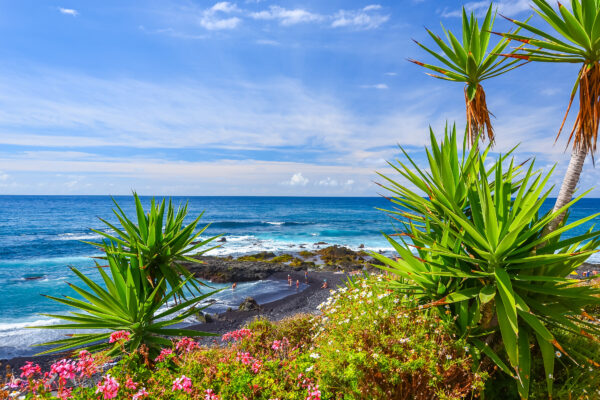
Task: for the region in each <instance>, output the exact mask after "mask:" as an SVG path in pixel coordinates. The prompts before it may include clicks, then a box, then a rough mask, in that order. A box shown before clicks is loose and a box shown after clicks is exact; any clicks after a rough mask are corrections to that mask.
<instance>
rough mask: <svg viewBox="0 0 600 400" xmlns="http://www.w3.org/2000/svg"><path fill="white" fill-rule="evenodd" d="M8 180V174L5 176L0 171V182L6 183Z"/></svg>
mask: <svg viewBox="0 0 600 400" xmlns="http://www.w3.org/2000/svg"><path fill="white" fill-rule="evenodd" d="M8 178H9V175H8V174H5V173H4V172H2V171H0V182H4V181H7V180H8Z"/></svg>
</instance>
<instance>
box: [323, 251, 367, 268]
mask: <svg viewBox="0 0 600 400" xmlns="http://www.w3.org/2000/svg"><path fill="white" fill-rule="evenodd" d="M317 254H318V255H319V256H320V257H321V260H323V262H324V263H325V267H332V268H333V269H338V268H340V269H343V270H355V269H361V268H362V267H363V266H364V264H365V259H364V258H363V257H362V256H361V255H360V254H359V253H357V252H355V251H352V250H350V249H349V248H347V247H343V246H337V245H334V246H329V247H325V248H323V249H320V250H317ZM325 269H326V270H331V268H325Z"/></svg>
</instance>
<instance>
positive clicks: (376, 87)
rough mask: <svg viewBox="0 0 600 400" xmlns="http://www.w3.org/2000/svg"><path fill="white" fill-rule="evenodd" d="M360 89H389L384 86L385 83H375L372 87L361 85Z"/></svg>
mask: <svg viewBox="0 0 600 400" xmlns="http://www.w3.org/2000/svg"><path fill="white" fill-rule="evenodd" d="M360 87H361V88H363V89H378V90H386V89H389V87H388V85H386V84H385V83H377V84H374V85H361V86H360Z"/></svg>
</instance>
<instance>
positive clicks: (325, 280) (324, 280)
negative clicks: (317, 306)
mask: <svg viewBox="0 0 600 400" xmlns="http://www.w3.org/2000/svg"><path fill="white" fill-rule="evenodd" d="M321 289H327V279H323V286H321Z"/></svg>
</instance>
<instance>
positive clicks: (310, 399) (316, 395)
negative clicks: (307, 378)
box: [306, 384, 321, 400]
mask: <svg viewBox="0 0 600 400" xmlns="http://www.w3.org/2000/svg"><path fill="white" fill-rule="evenodd" d="M306 400H321V391H320V390H319V385H313V384H310V385H309V386H308V395H307V396H306Z"/></svg>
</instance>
